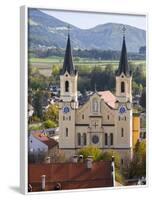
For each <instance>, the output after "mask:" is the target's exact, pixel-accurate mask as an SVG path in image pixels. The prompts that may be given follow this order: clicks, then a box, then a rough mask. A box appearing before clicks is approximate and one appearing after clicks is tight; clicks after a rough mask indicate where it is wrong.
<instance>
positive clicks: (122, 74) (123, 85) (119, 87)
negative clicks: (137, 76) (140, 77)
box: [116, 27, 132, 102]
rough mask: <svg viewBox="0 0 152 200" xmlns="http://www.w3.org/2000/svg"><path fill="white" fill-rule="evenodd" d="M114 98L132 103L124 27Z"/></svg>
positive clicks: (130, 77) (130, 76)
mask: <svg viewBox="0 0 152 200" xmlns="http://www.w3.org/2000/svg"><path fill="white" fill-rule="evenodd" d="M116 97H117V100H118V101H119V102H125V101H126V102H127V101H129V102H132V75H131V71H130V67H129V65H128V57H127V48H126V41H125V27H123V43H122V49H121V56H120V62H119V67H118V70H117V71H116Z"/></svg>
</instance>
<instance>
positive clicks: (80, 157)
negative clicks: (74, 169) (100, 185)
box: [79, 155, 83, 163]
mask: <svg viewBox="0 0 152 200" xmlns="http://www.w3.org/2000/svg"><path fill="white" fill-rule="evenodd" d="M79 162H80V163H83V155H79Z"/></svg>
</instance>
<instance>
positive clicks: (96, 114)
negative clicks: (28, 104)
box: [59, 34, 133, 159]
mask: <svg viewBox="0 0 152 200" xmlns="http://www.w3.org/2000/svg"><path fill="white" fill-rule="evenodd" d="M115 79H116V92H115V95H114V94H112V92H110V91H98V92H97V91H94V92H93V94H92V95H90V97H89V99H88V100H87V101H86V102H85V103H84V104H83V105H79V102H78V90H77V82H78V72H77V70H76V69H75V67H74V65H73V61H72V50H71V42H70V35H69V34H68V40H67V46H66V52H65V57H64V64H63V69H62V71H61V74H60V103H59V148H60V149H62V150H63V151H64V152H65V155H66V156H67V157H70V156H73V155H75V154H76V153H77V151H78V150H79V149H81V148H82V147H86V146H89V145H93V146H95V147H98V148H100V149H102V150H103V151H106V150H108V149H113V150H114V151H118V152H119V153H120V155H121V157H122V159H125V158H127V157H129V158H131V157H132V150H133V141H132V140H133V114H132V74H131V71H130V68H129V65H128V59H127V49H126V42H125V36H123V42H122V50H121V57H120V62H119V66H118V69H117V72H116V77H115Z"/></svg>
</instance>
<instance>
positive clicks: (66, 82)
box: [65, 81, 69, 92]
mask: <svg viewBox="0 0 152 200" xmlns="http://www.w3.org/2000/svg"><path fill="white" fill-rule="evenodd" d="M65 92H69V81H65Z"/></svg>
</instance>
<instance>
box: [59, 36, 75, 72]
mask: <svg viewBox="0 0 152 200" xmlns="http://www.w3.org/2000/svg"><path fill="white" fill-rule="evenodd" d="M65 72H68V73H69V74H70V75H75V74H76V73H77V71H76V70H75V67H74V65H73V61H72V51H71V42H70V34H69V33H68V40H67V46H66V51H65V56H64V63H63V69H62V71H61V74H65Z"/></svg>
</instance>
